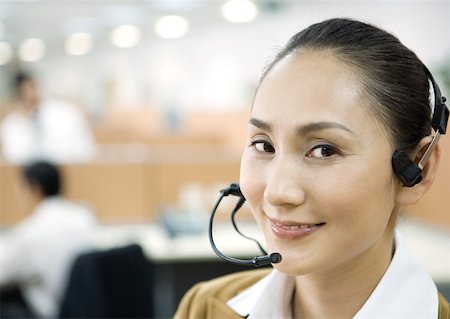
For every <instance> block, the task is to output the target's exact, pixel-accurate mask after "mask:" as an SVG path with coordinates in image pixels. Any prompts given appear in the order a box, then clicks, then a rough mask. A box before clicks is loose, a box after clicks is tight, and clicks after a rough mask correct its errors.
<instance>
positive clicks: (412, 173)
mask: <svg viewBox="0 0 450 319" xmlns="http://www.w3.org/2000/svg"><path fill="white" fill-rule="evenodd" d="M425 70H426V72H427V74H428V78H429V79H430V81H431V84H432V85H433V91H434V111H433V118H432V120H431V126H432V127H433V129H434V131H435V132H436V133H435V134H434V136H433V139H432V140H431V143H430V144H429V145H428V147H427V149H426V151H425V153H424V154H423V155H422V157H421V158H420V159H419V160H418V161H417V162H414V161H413V160H412V159H411V158H410V157H409V155H408V152H407V151H406V150H396V151H395V152H394V155H393V156H392V167H393V169H394V173H395V174H396V175H397V177H398V178H399V179H400V181H401V182H402V183H403V184H404V185H405V186H407V187H413V186H414V185H416V184H418V183H420V181H421V180H422V170H423V168H424V166H425V164H426V163H427V161H428V159H429V158H430V156H431V154H432V153H433V151H434V149H435V148H436V145H437V143H438V142H439V138H440V137H441V135H444V134H445V133H446V130H447V123H448V116H449V110H448V107H447V106H446V105H445V102H446V98H445V97H444V96H442V95H441V90H440V89H439V86H438V85H437V83H436V81H435V80H434V78H433V76H432V75H431V73H430V71H429V70H428V69H427V68H425Z"/></svg>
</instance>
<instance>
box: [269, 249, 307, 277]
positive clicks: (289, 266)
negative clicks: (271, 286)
mask: <svg viewBox="0 0 450 319" xmlns="http://www.w3.org/2000/svg"><path fill="white" fill-rule="evenodd" d="M280 254H281V257H282V260H281V262H280V263H278V264H272V265H273V268H275V269H276V270H278V271H279V272H281V273H283V274H285V275H288V276H303V275H306V274H309V273H312V272H315V269H314V268H315V267H312V265H311V264H310V263H307V262H304V261H301V260H302V258H301V257H294V256H289V255H288V254H283V253H282V252H280Z"/></svg>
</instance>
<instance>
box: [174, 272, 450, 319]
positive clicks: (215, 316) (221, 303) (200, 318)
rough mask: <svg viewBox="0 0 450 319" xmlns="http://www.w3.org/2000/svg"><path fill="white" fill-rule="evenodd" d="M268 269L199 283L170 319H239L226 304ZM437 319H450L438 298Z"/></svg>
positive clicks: (449, 311) (189, 292)
mask: <svg viewBox="0 0 450 319" xmlns="http://www.w3.org/2000/svg"><path fill="white" fill-rule="evenodd" d="M270 271H271V269H258V270H248V271H243V272H239V273H235V274H231V275H228V276H224V277H219V278H217V279H214V280H211V281H207V282H202V283H199V284H197V285H195V286H194V287H192V288H191V289H190V290H189V291H188V292H187V293H186V295H185V296H184V297H183V299H182V300H181V303H180V305H179V306H178V310H177V312H176V313H175V316H174V319H242V318H243V317H241V316H239V315H238V314H237V313H236V312H234V311H233V310H232V309H231V308H230V307H228V305H227V301H228V300H230V299H231V298H233V297H234V296H236V295H237V294H238V293H240V292H241V291H243V290H245V289H247V288H248V287H250V286H252V285H253V284H254V283H256V282H257V281H258V280H260V279H261V278H262V277H264V276H266V275H267V274H268V273H269V272H270ZM438 318H439V319H450V309H449V303H448V301H447V300H445V298H444V297H443V296H442V295H441V294H439V317H438Z"/></svg>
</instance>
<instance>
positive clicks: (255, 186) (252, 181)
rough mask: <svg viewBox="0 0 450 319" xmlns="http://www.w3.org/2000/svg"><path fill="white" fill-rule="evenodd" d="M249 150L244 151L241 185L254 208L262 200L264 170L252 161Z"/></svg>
mask: <svg viewBox="0 0 450 319" xmlns="http://www.w3.org/2000/svg"><path fill="white" fill-rule="evenodd" d="M248 152H249V151H248V150H246V151H244V153H243V155H242V158H241V168H240V177H239V185H240V187H241V191H242V194H243V195H244V197H245V198H246V200H247V204H248V205H250V207H252V208H253V206H254V204H255V203H256V202H257V201H258V200H260V199H262V194H263V191H264V178H263V176H264V175H263V172H262V170H261V169H262V168H261V167H258V165H257V163H256V161H252V160H251V156H250V154H248Z"/></svg>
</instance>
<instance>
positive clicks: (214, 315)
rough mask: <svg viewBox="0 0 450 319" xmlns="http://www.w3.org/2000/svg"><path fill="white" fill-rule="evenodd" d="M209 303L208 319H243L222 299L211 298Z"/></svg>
mask: <svg viewBox="0 0 450 319" xmlns="http://www.w3.org/2000/svg"><path fill="white" fill-rule="evenodd" d="M207 303H208V311H207V314H208V317H207V318H206V319H242V318H245V317H241V316H240V315H238V314H237V313H236V312H234V311H233V310H232V309H231V308H230V307H228V305H227V304H226V303H225V302H223V301H222V300H220V299H217V298H214V297H211V298H209V299H208V301H207Z"/></svg>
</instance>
